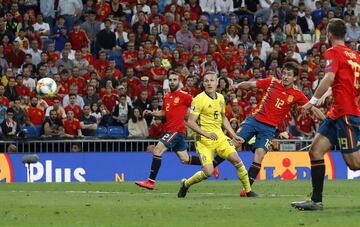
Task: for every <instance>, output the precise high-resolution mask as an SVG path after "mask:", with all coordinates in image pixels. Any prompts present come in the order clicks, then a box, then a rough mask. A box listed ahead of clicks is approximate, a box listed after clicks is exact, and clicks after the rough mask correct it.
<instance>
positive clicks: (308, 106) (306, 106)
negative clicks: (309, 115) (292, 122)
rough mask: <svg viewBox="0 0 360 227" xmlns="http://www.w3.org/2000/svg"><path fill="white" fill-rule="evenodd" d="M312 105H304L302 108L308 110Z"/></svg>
mask: <svg viewBox="0 0 360 227" xmlns="http://www.w3.org/2000/svg"><path fill="white" fill-rule="evenodd" d="M313 106H314V105H313V104H311V103H310V102H308V103H306V104H305V105H303V106H302V109H303V110H310V109H311V108H312V107H313Z"/></svg>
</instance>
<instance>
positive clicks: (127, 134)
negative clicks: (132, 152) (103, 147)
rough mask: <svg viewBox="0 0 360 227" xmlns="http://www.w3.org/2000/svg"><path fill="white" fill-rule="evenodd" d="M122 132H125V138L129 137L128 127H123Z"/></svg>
mask: <svg viewBox="0 0 360 227" xmlns="http://www.w3.org/2000/svg"><path fill="white" fill-rule="evenodd" d="M124 131H125V137H128V136H129V129H128V127H126V126H125V127H124Z"/></svg>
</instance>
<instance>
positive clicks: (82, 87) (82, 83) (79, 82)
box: [69, 77, 86, 96]
mask: <svg viewBox="0 0 360 227" xmlns="http://www.w3.org/2000/svg"><path fill="white" fill-rule="evenodd" d="M71 85H76V86H77V87H78V92H79V95H81V96H83V95H84V94H85V93H86V80H85V79H84V78H83V77H78V78H75V77H72V78H70V79H69V86H71Z"/></svg>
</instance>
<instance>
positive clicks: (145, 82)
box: [135, 76, 155, 99]
mask: <svg viewBox="0 0 360 227" xmlns="http://www.w3.org/2000/svg"><path fill="white" fill-rule="evenodd" d="M140 82H141V83H140V84H139V85H138V86H137V88H136V94H135V99H137V98H138V97H140V94H141V92H142V91H145V90H146V91H148V94H149V97H153V96H155V89H154V87H153V85H152V84H150V83H149V77H148V76H142V77H141V78H140Z"/></svg>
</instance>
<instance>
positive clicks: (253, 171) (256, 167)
mask: <svg viewBox="0 0 360 227" xmlns="http://www.w3.org/2000/svg"><path fill="white" fill-rule="evenodd" d="M265 154H266V152H265V150H264V149H263V148H258V149H256V150H255V154H254V161H253V163H252V164H251V166H250V168H249V171H248V174H249V181H250V185H251V186H252V185H253V184H254V182H255V180H256V178H257V175H258V174H259V172H260V169H261V163H262V160H263V159H264V156H265ZM240 196H241V197H246V190H245V189H243V190H242V191H241V192H240Z"/></svg>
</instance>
